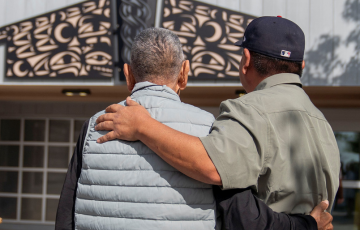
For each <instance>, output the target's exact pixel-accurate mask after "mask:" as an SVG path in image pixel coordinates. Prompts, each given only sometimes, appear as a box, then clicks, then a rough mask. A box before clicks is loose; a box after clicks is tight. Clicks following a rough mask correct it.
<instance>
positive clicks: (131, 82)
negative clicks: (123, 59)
mask: <svg viewBox="0 0 360 230" xmlns="http://www.w3.org/2000/svg"><path fill="white" fill-rule="evenodd" d="M124 75H125V78H126V84H127V88H128V90H129V91H130V92H131V91H132V90H133V89H134V86H135V84H136V82H135V78H134V75H133V73H132V70H131V67H130V65H128V64H126V63H125V64H124Z"/></svg>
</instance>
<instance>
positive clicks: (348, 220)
mask: <svg viewBox="0 0 360 230" xmlns="http://www.w3.org/2000/svg"><path fill="white" fill-rule="evenodd" d="M338 195H339V193H338ZM334 205H335V207H334V209H333V211H332V213H331V214H332V215H333V217H334V220H333V225H334V229H344V230H347V229H349V230H353V229H360V190H359V189H343V197H340V198H339V197H336V199H335V203H334Z"/></svg>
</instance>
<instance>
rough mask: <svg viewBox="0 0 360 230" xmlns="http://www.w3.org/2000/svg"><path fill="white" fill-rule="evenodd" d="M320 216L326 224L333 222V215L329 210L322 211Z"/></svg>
mask: <svg viewBox="0 0 360 230" xmlns="http://www.w3.org/2000/svg"><path fill="white" fill-rule="evenodd" d="M320 218H321V219H322V220H323V222H325V223H326V224H331V222H332V221H333V216H332V215H331V214H330V213H328V212H323V213H321V216H320Z"/></svg>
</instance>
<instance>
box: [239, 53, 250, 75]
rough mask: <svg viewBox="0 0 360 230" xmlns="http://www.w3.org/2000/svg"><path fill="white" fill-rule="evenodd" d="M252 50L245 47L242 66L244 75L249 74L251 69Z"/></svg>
mask: <svg viewBox="0 0 360 230" xmlns="http://www.w3.org/2000/svg"><path fill="white" fill-rule="evenodd" d="M250 58H251V55H250V51H249V50H248V49H246V48H244V55H243V56H242V60H241V61H242V62H243V65H242V66H241V71H242V73H243V74H244V75H246V74H247V72H248V71H249V67H250Z"/></svg>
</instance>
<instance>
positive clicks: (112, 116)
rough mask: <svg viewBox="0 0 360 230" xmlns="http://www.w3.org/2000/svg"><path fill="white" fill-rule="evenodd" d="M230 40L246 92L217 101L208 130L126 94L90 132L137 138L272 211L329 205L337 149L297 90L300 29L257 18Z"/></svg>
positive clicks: (320, 118)
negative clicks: (181, 126) (171, 123)
mask: <svg viewBox="0 0 360 230" xmlns="http://www.w3.org/2000/svg"><path fill="white" fill-rule="evenodd" d="M235 45H238V46H241V47H243V48H244V49H243V57H242V59H241V61H240V66H239V75H240V81H241V83H242V85H243V87H244V89H245V90H246V91H247V93H248V94H247V95H245V96H243V97H240V98H237V99H231V100H226V101H224V102H222V103H221V105H220V115H219V117H218V118H217V119H216V121H215V122H214V124H213V127H212V129H211V132H210V134H209V135H208V136H206V137H202V138H197V137H193V136H190V135H186V134H183V133H180V132H177V131H175V130H173V129H171V128H169V127H167V126H165V125H162V124H161V123H159V122H157V121H156V120H154V119H152V118H151V116H150V115H149V113H148V112H147V111H146V110H145V109H144V108H143V107H142V106H140V105H138V104H137V103H136V102H134V101H132V100H131V99H130V98H128V99H127V105H128V106H126V107H123V106H120V105H112V106H110V107H108V108H107V112H109V113H108V114H105V115H103V116H102V117H99V118H98V120H97V123H98V126H97V127H96V129H97V130H111V132H109V133H108V134H107V135H105V136H103V137H101V138H100V139H99V140H98V142H100V143H101V142H105V141H109V140H112V139H116V138H118V139H124V140H129V141H134V140H140V141H142V142H143V143H144V144H146V145H147V146H148V147H150V148H151V149H152V150H153V151H154V152H156V153H157V154H158V155H159V156H160V157H161V158H163V159H164V160H165V161H166V162H168V163H169V164H170V165H172V166H173V167H175V168H176V169H178V170H179V171H181V172H183V173H184V174H186V175H188V176H189V177H192V178H194V179H196V180H199V181H202V182H204V183H209V184H214V185H219V186H222V187H221V188H222V189H223V190H229V189H241V188H248V187H250V188H252V190H253V192H254V193H255V194H256V195H257V197H259V198H260V199H261V200H263V201H264V202H265V203H266V204H267V205H269V207H270V208H272V209H273V210H274V211H277V212H285V213H290V214H296V213H302V214H309V213H310V212H311V210H312V209H313V208H314V207H315V206H316V205H317V204H319V203H320V202H321V201H323V200H326V199H327V200H329V202H330V205H329V207H328V210H331V207H332V204H333V200H334V197H335V194H336V191H337V188H338V183H339V170H340V158H339V150H338V147H337V144H336V140H335V137H334V134H333V131H332V129H331V127H330V125H329V123H328V122H327V120H326V119H325V117H324V116H323V114H322V113H321V112H320V111H319V110H318V109H317V108H316V107H315V106H314V105H313V104H312V102H311V101H310V99H309V97H308V96H307V95H306V93H305V92H304V90H303V89H302V84H301V81H300V77H301V75H302V69H303V68H304V67H305V63H304V61H303V58H304V49H305V38H304V34H303V32H302V30H301V29H300V27H299V26H297V25H296V24H295V23H293V22H291V21H289V20H287V19H284V18H281V17H260V18H257V19H255V20H253V21H252V22H251V23H250V24H249V26H248V27H247V29H246V31H245V35H244V39H243V41H240V42H237V43H236V44H235ZM224 213H226V210H225V211H224Z"/></svg>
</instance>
